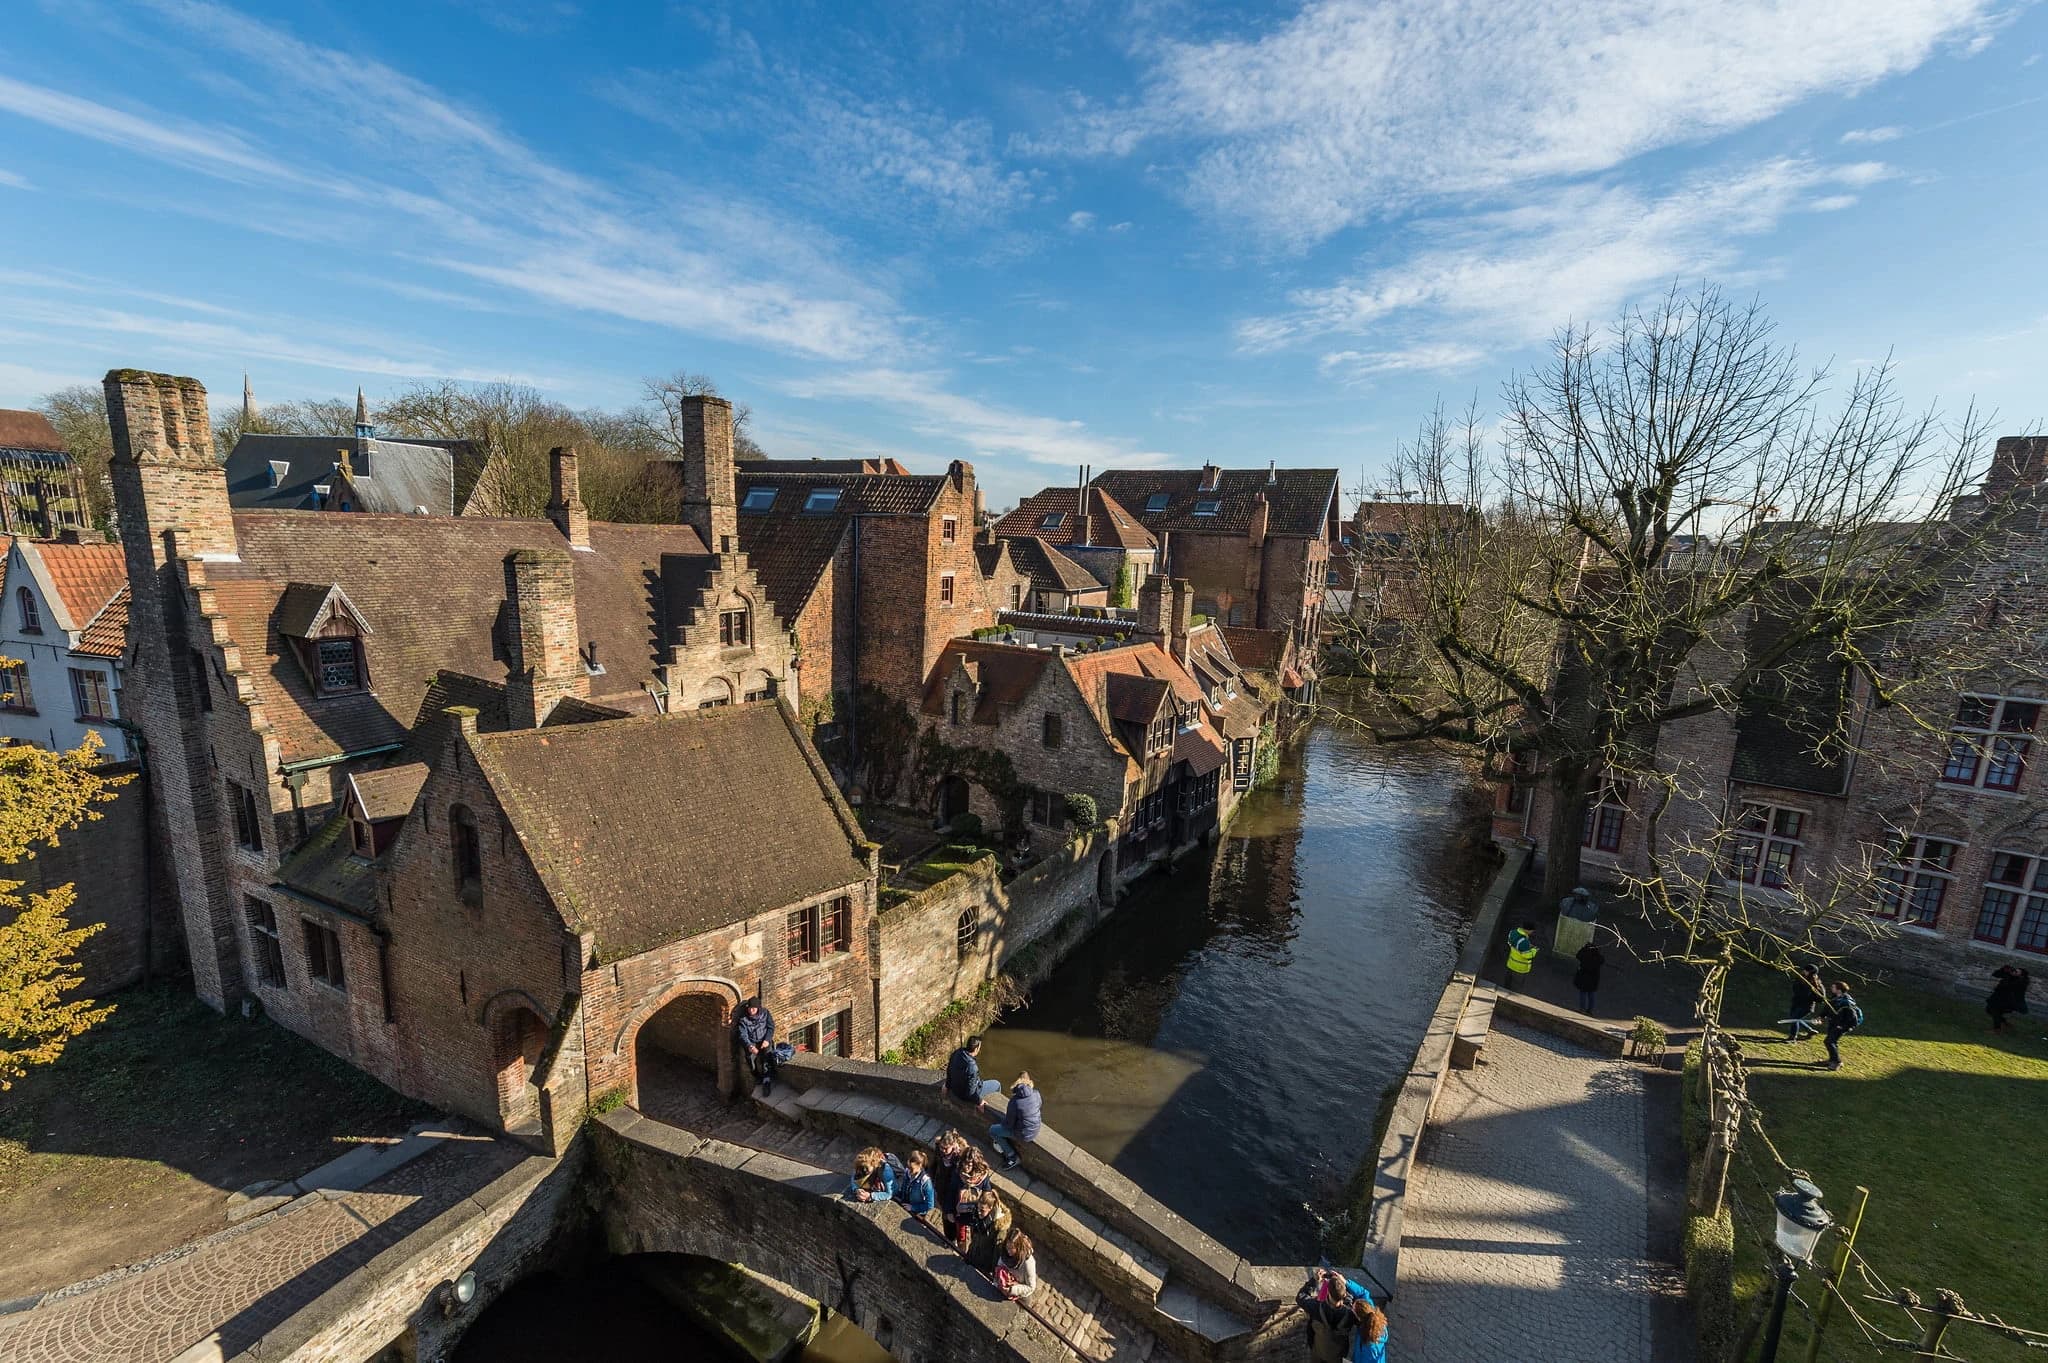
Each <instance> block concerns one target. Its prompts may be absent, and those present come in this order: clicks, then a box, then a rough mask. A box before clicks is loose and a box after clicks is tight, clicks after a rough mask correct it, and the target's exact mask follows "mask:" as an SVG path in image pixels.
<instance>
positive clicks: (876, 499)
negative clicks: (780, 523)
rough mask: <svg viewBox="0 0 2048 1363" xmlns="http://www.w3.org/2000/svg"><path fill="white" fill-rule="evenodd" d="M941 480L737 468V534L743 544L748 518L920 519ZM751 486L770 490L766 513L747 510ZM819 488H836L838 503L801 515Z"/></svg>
mask: <svg viewBox="0 0 2048 1363" xmlns="http://www.w3.org/2000/svg"><path fill="white" fill-rule="evenodd" d="M946 477H947V475H945V474H943V473H907V474H879V473H878V474H847V473H756V472H754V470H753V466H752V465H751V464H741V465H738V466H737V468H736V470H735V472H734V474H733V485H734V496H735V497H736V498H737V499H738V501H739V512H740V535H741V538H742V541H744V539H745V536H746V526H747V521H748V520H749V519H750V518H753V517H766V516H774V517H777V518H782V517H794V516H805V517H809V518H812V519H816V518H819V517H825V516H855V515H858V516H922V515H925V514H926V513H928V512H929V511H930V510H931V509H932V503H933V502H935V501H937V500H938V496H939V490H940V489H941V488H943V487H944V486H945V485H946ZM756 487H765V488H773V489H775V500H774V502H772V503H771V504H770V505H769V506H768V507H766V508H756V509H750V508H749V507H748V506H747V504H746V503H747V493H748V492H749V491H750V490H751V489H753V488H756ZM818 488H837V489H839V501H838V504H837V505H836V506H835V507H834V508H833V509H832V510H830V511H808V512H807V511H805V510H804V503H805V502H806V501H808V500H809V499H810V495H811V493H812V492H813V491H814V490H816V489H818Z"/></svg>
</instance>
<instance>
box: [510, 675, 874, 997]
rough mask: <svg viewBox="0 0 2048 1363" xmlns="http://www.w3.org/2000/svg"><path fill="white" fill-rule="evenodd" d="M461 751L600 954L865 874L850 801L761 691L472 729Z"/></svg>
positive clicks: (617, 954)
mask: <svg viewBox="0 0 2048 1363" xmlns="http://www.w3.org/2000/svg"><path fill="white" fill-rule="evenodd" d="M471 750H472V751H473V752H474V754H475V756H476V760H477V765H478V767H479V768H480V769H481V770H482V771H483V774H484V777H485V779H486V780H487V781H489V782H490V785H491V789H492V791H493V792H494V793H495V794H496V796H497V798H498V802H499V804H500V805H501V806H502V807H503V809H504V811H505V815H506V817H507V819H508V820H510V822H511V824H512V828H513V831H514V833H515V834H516V835H517V836H518V838H519V841H520V843H521V845H522V846H523V847H524V848H525V850H526V854H527V856H528V857H529V858H530V859H531V860H532V862H533V865H534V869H535V870H536V871H537V872H538V873H539V875H540V878H541V880H542V882H543V883H544V884H545V885H546V886H547V888H548V891H549V893H550V895H551V896H552V897H553V899H554V902H555V906H556V909H557V910H558V911H559V912H560V913H561V915H562V917H563V920H564V922H565V923H567V925H568V926H569V928H570V930H571V931H573V932H579V933H581V932H587V933H590V934H592V935H593V936H594V937H595V939H596V942H597V954H598V959H599V960H600V961H617V960H622V959H624V958H626V957H630V956H637V955H639V954H641V953H642V952H645V951H649V950H651V949H653V948H655V947H658V946H661V945H663V944H664V943H668V942H674V941H678V940H680V939H682V938H684V937H689V936H692V935H694V934H696V933H700V932H706V931H709V930H711V929H714V928H718V927H722V926H724V925H726V924H728V923H731V922H734V921H737V920H739V919H742V918H748V917H752V916H754V915H756V914H761V913H766V912H768V911H771V910H774V909H779V908H782V907H783V906H784V905H788V904H793V903H798V902H800V901H803V900H806V899H811V898H814V897H817V896H819V895H823V894H826V893H828V892H830V891H833V890H837V889H839V888H840V887H842V886H845V885H849V884H852V883H855V882H859V881H863V880H865V879H866V878H867V873H868V870H867V864H866V861H865V859H864V858H863V857H862V856H861V855H858V854H857V853H856V847H855V844H856V842H857V841H858V828H857V826H856V825H855V824H854V823H853V817H852V814H851V813H850V812H849V811H848V810H847V809H846V807H845V805H844V804H843V803H842V802H841V801H840V799H839V794H838V792H837V791H836V790H835V789H834V788H833V786H832V783H831V781H830V780H829V778H827V777H826V776H825V773H824V767H823V764H822V763H821V762H820V761H819V760H818V758H817V755H816V754H815V753H813V752H811V751H809V749H808V745H807V744H806V743H805V740H804V739H803V737H802V735H801V734H800V733H798V731H797V729H796V726H795V724H794V722H793V721H792V720H791V719H790V718H789V717H788V715H787V714H786V713H785V712H784V710H783V707H782V706H781V705H780V704H779V703H777V702H774V701H766V702H757V703H754V704H751V705H734V706H724V707H720V708H717V709H711V710H690V711H685V712H682V713H680V714H673V715H659V716H653V717H650V718H644V719H643V718H634V719H620V720H613V721H610V722H609V723H603V724H572V725H569V726H567V727H564V728H559V729H528V730H522V731H516V732H509V733H502V734H488V735H479V736H478V737H477V738H476V739H475V740H474V742H473V744H472V748H471ZM626 781H630V783H631V789H630V790H626V789H623V788H622V782H626ZM778 946H779V943H778Z"/></svg>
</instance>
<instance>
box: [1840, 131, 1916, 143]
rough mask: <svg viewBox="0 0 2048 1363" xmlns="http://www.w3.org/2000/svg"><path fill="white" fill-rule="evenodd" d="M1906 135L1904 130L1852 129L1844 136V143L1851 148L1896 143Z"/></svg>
mask: <svg viewBox="0 0 2048 1363" xmlns="http://www.w3.org/2000/svg"><path fill="white" fill-rule="evenodd" d="M1905 135H1906V130H1905V129H1904V128H1851V129H1849V131H1847V132H1845V133H1843V134H1842V141H1843V142H1845V143H1847V144H1848V145H1850V146H1856V145H1858V144H1861V143H1871V142H1895V141H1897V140H1898V139H1899V138H1901V137H1904V136H1905Z"/></svg>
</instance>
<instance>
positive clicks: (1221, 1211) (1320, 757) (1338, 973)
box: [981, 721, 1487, 1263]
mask: <svg viewBox="0 0 2048 1363" xmlns="http://www.w3.org/2000/svg"><path fill="white" fill-rule="evenodd" d="M1481 831H1483V830H1481V829H1480V827H1479V825H1478V814H1477V807H1476V806H1475V805H1474V804H1473V802H1472V798H1471V794H1470V790H1469V786H1468V784H1467V782H1466V780H1465V778H1464V775H1463V771H1462V769H1461V767H1460V765H1459V764H1458V762H1457V761H1456V760H1455V759H1453V758H1451V757H1449V756H1446V755H1444V754H1441V753H1437V752H1433V751H1429V750H1425V749H1421V748H1383V747H1376V746H1374V745H1373V744H1371V743H1370V742H1368V741H1367V740H1366V739H1365V738H1364V737H1363V736H1361V735H1360V734H1358V733H1357V731H1356V730H1354V729H1352V728H1350V727H1349V726H1346V725H1342V724H1339V723H1331V722H1328V721H1324V722H1319V723H1318V724H1317V726H1316V728H1315V729H1314V731H1313V732H1311V733H1310V734H1309V736H1308V738H1307V740H1306V742H1305V743H1304V744H1302V745H1300V746H1299V747H1297V748H1295V749H1293V750H1291V751H1290V752H1289V753H1288V754H1287V756H1286V757H1285V758H1283V760H1282V763H1281V767H1280V771H1279V775H1278V778H1277V780H1276V781H1275V782H1274V783H1272V784H1271V785H1269V786H1267V787H1266V788H1264V789H1261V790H1259V791H1256V792H1254V793H1253V794H1251V795H1250V796H1249V797H1247V798H1246V800H1245V802H1244V804H1243V805H1242V806H1241V807H1240V808H1239V810H1238V812H1237V815H1236V817H1235V819H1234V820H1233V821H1232V824H1231V827H1230V832H1229V834H1228V835H1227V836H1226V837H1225V838H1224V839H1223V841H1222V844H1221V845H1220V846H1219V847H1218V848H1217V849H1216V850H1215V851H1214V852H1213V853H1211V854H1205V855H1201V856H1194V857H1189V858H1186V859H1184V860H1183V861H1182V863H1181V864H1180V867H1179V868H1178V869H1177V870H1176V871H1175V872H1174V873H1173V874H1171V875H1164V874H1157V875H1153V876H1151V877H1148V878H1147V879H1145V880H1142V881H1140V882H1139V883H1138V884H1137V885H1136V886H1135V887H1134V888H1133V889H1132V891H1131V892H1130V897H1129V898H1128V899H1127V900H1126V901H1125V902H1124V903H1123V904H1122V905H1121V906H1120V907H1119V908H1118V909H1117V911H1116V913H1115V914H1114V915H1113V916H1112V917H1111V918H1110V919H1109V920H1108V921H1107V922H1105V923H1104V924H1103V926H1102V927H1101V928H1100V929H1099V930H1098V931H1097V932H1096V933H1095V935H1094V936H1092V937H1090V938H1089V939H1088V940H1087V941H1086V942H1084V943H1083V944H1082V945H1081V946H1080V947H1079V948H1077V949H1076V950H1075V952H1074V954H1073V955H1072V956H1070V957H1068V959H1067V960H1066V961H1064V962H1062V963H1061V965H1060V967H1059V968H1058V969H1057V970H1056V971H1055V972H1054V973H1053V975H1052V976H1051V977H1050V978H1048V979H1047V980H1045V981H1044V982H1043V983H1041V984H1039V985H1038V986H1037V987H1036V988H1034V989H1033V990H1032V997H1031V1002H1030V1004H1029V1006H1028V1007H1026V1008H1024V1009H1021V1010H1019V1011H1017V1012H1015V1013H1012V1014H1009V1015H1008V1016H1007V1017H1005V1019H1004V1020H1003V1022H1002V1023H1001V1024H1000V1025H999V1026H997V1027H996V1028H994V1029H993V1030H991V1031H990V1033H989V1034H988V1037H987V1042H986V1046H985V1048H984V1050H983V1052H982V1057H981V1069H982V1074H983V1075H984V1076H986V1077H988V1078H992V1079H1000V1080H1002V1081H1003V1083H1004V1084H1005V1085H1007V1084H1008V1083H1009V1082H1010V1080H1011V1079H1012V1077H1014V1076H1015V1075H1016V1074H1017V1072H1018V1071H1019V1070H1029V1071H1030V1072H1031V1075H1032V1077H1033V1078H1034V1079H1035V1080H1036V1081H1037V1083H1038V1085H1039V1087H1040V1089H1041V1090H1042V1091H1043V1092H1044V1094H1045V1119H1046V1121H1047V1122H1048V1123H1049V1124H1050V1125H1052V1126H1053V1127H1054V1128H1056V1129H1057V1130H1058V1131H1059V1132H1060V1133H1061V1134H1062V1135H1064V1136H1066V1137H1067V1138H1068V1139H1070V1140H1072V1141H1074V1142H1075V1143H1076V1144H1078V1145H1080V1146H1081V1147H1082V1148H1084V1149H1086V1150H1088V1151H1089V1152H1090V1153H1092V1154H1094V1155H1096V1156H1097V1157H1098V1158H1100V1159H1102V1160H1104V1161H1106V1162H1108V1163H1109V1164H1111V1165H1113V1166H1115V1167H1116V1168H1117V1169H1119V1170H1121V1171H1122V1172H1123V1173H1125V1174H1127V1175H1129V1176H1130V1177H1131V1178H1133V1179H1135V1180H1136V1181H1137V1182H1139V1183H1140V1184H1142V1185H1143V1186H1144V1187H1145V1189H1146V1190H1147V1191H1148V1192H1150V1193H1151V1194H1152V1195H1153V1196H1155V1197H1157V1198H1158V1199H1159V1200H1160V1201H1162V1202H1164V1203H1165V1204H1166V1205H1167V1206H1169V1207H1172V1208H1173V1209H1174V1210H1175V1211H1178V1212H1180V1213H1181V1214H1182V1215H1184V1216H1186V1217H1187V1218H1188V1219H1189V1220H1191V1221H1193V1222H1194V1223H1195V1224H1196V1225H1198V1226H1200V1227H1202V1229H1204V1230H1206V1231H1208V1232H1209V1233H1210V1234H1211V1235H1214V1236H1215V1237H1216V1238H1217V1239H1219V1240H1221V1241H1222V1242H1223V1243H1224V1244H1226V1245H1228V1246H1230V1247H1231V1248H1232V1249H1234V1250H1237V1251H1238V1252H1239V1253H1241V1254H1245V1255H1247V1256H1249V1257H1251V1258H1252V1259H1253V1260H1254V1261H1259V1262H1267V1263H1312V1262H1314V1260H1315V1257H1316V1253H1317V1249H1318V1241H1319V1236H1320V1233H1321V1231H1322V1229H1323V1227H1324V1224H1325V1221H1326V1219H1327V1218H1328V1217H1329V1216H1330V1215H1332V1214H1333V1213H1334V1212H1335V1211H1337V1210H1338V1207H1339V1204H1340V1202H1341V1196H1340V1195H1341V1193H1342V1190H1343V1186H1344V1183H1345V1181H1346V1180H1347V1179H1348V1178H1349V1177H1350V1175H1351V1173H1352V1171H1353V1170H1354V1169H1355V1168H1356V1167H1357V1166H1358V1163H1359V1161H1360V1159H1361V1158H1362V1157H1363V1156H1364V1155H1365V1153H1366V1148H1367V1146H1368V1145H1369V1144H1370V1143H1371V1139H1372V1128H1373V1119H1374V1113H1375V1110H1376V1108H1377V1106H1378V1104H1379V1101H1380V1095H1381V1094H1382V1092H1383V1091H1385V1090H1386V1089H1387V1088H1388V1086H1389V1085H1391V1084H1393V1083H1395V1082H1396V1081H1398V1080H1399V1079H1400V1077H1401V1076H1402V1075H1403V1074H1404V1073H1405V1072H1406V1070H1407V1067H1408V1062H1409V1061H1410V1059H1411V1058H1412V1057H1413V1056H1414V1053H1415V1047H1416V1044H1417V1043H1418V1042H1419V1041H1420V1040H1421V1037H1422V1030H1423V1027H1424V1026H1425V1024H1426V1023H1427V1021H1428V1018H1429V1014H1430V1012H1431V1010H1432V1009H1433V1008H1434V1007H1435V1004H1436V1000H1437V997H1438V995H1439V994H1441V992H1442V990H1443V986H1444V982H1445V981H1446V980H1447V979H1449V978H1450V973H1451V968H1452V964H1453V963H1454V962H1455V960H1456V959H1457V953H1458V945H1459V940H1460V937H1461V934H1462V933H1463V931H1464V930H1465V929H1466V927H1467V925H1468V924H1469V922H1470V918H1471V914H1472V910H1473V908H1474V906H1475V904H1476V902H1477V899H1478V896H1479V894H1480V893H1481V891H1482V889H1483V884H1484V875H1485V872H1486V870H1487V865H1486V862H1485V860H1484V859H1483V857H1482V856H1481V855H1480V853H1479V852H1478V851H1477V850H1476V849H1477V847H1478V845H1479V841H1480V839H1479V837H1478V834H1479V833H1480V832H1481Z"/></svg>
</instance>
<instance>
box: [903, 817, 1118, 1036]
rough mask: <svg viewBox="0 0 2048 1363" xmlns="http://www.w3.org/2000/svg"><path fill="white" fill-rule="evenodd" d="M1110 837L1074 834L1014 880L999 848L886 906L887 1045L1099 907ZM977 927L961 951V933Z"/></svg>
mask: <svg viewBox="0 0 2048 1363" xmlns="http://www.w3.org/2000/svg"><path fill="white" fill-rule="evenodd" d="M1109 841H1110V840H1109V838H1108V836H1107V835H1106V834H1104V833H1103V832H1101V831H1100V830H1098V831H1095V832H1092V833H1086V834H1083V835H1082V836H1080V837H1078V838H1075V839H1073V840H1072V841H1070V842H1068V843H1067V844H1066V846H1064V847H1062V848H1060V849H1059V850H1058V851H1056V852H1054V853H1053V854H1052V855H1050V856H1048V857H1046V858H1045V859H1044V860H1043V861H1041V862H1039V863H1037V864H1036V865H1034V866H1032V867H1031V868H1030V869H1028V870H1026V871H1025V872H1024V873H1023V874H1021V875H1019V876H1018V877H1017V878H1016V879H1015V880H1013V881H1011V882H1010V883H1009V884H1008V885H1005V884H1003V883H1002V881H1001V878H1000V877H999V876H998V875H997V874H996V861H995V858H994V857H993V856H989V857H987V858H984V859H983V861H982V862H981V863H979V864H978V865H976V866H975V867H973V868H971V869H970V870H968V871H967V872H964V873H962V874H960V875H956V876H953V877H951V878H949V879H947V880H944V881H941V882H940V883H939V884H937V885H934V886H932V887H931V888H930V889H928V890H926V891H925V892H924V893H923V894H920V895H917V896H915V897H914V898H912V899H909V900H906V901H905V902H903V903H901V904H897V905H894V906H892V907H891V908H888V909H885V910H883V911H882V913H881V915H880V917H879V919H878V923H879V926H880V942H881V962H880V964H881V997H882V1018H881V1036H880V1045H881V1049H883V1050H888V1049H890V1048H891V1047H893V1046H895V1045H896V1043H897V1042H899V1041H901V1040H902V1039H903V1038H904V1037H905V1036H906V1035H908V1034H909V1033H910V1032H912V1031H915V1030H916V1029H917V1028H918V1027H921V1026H923V1025H924V1023H925V1022H926V1021H927V1020H928V1019H930V1018H931V1017H932V1016H933V1015H934V1014H936V1013H937V1012H939V1010H940V1009H942V1008H944V1007H945V1006H946V1005H947V1004H949V1003H951V1002H952V1001H953V1000H955V999H964V998H967V997H969V996H970V995H972V994H973V993H974V991H975V990H976V989H977V988H979V987H980V985H981V983H982V981H984V980H987V979H990V978H992V977H993V976H994V975H995V973H996V972H997V971H998V970H1000V969H1002V968H1003V967H1004V966H1005V965H1007V964H1008V963H1009V962H1010V961H1012V960H1013V959H1014V958H1015V957H1016V955H1017V953H1018V952H1020V951H1022V950H1023V949H1024V948H1025V947H1027V946H1030V945H1032V944H1033V943H1035V942H1039V941H1042V940H1044V939H1045V938H1046V936H1047V935H1048V934H1049V933H1051V932H1052V931H1053V929H1054V928H1056V927H1058V926H1059V925H1060V923H1061V922H1062V921H1063V920H1065V919H1066V918H1067V916H1068V915H1069V914H1072V913H1073V912H1075V911H1076V910H1083V911H1086V912H1087V914H1088V915H1089V917H1090V918H1091V919H1093V918H1094V916H1095V913H1096V910H1097V904H1098V901H1097V890H1098V888H1099V887H1100V883H1101V875H1102V870H1101V867H1102V860H1103V858H1104V856H1105V855H1108V852H1107V848H1108V846H1109ZM963 929H964V930H967V931H970V932H971V934H972V935H971V936H970V938H969V939H968V942H967V944H966V946H965V947H964V949H963V948H962V946H961V945H960V934H961V932H962V931H963Z"/></svg>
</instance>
